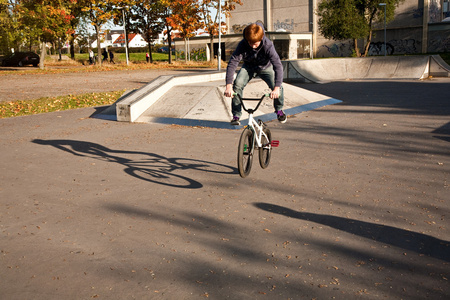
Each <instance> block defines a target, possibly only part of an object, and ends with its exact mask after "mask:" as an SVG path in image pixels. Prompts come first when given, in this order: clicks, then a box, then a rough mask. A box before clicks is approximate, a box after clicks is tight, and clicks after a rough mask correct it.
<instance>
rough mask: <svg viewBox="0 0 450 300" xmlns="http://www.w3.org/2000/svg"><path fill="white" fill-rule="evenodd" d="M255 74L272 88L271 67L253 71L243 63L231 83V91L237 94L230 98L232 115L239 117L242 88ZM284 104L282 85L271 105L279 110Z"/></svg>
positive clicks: (272, 75) (273, 74)
mask: <svg viewBox="0 0 450 300" xmlns="http://www.w3.org/2000/svg"><path fill="white" fill-rule="evenodd" d="M256 76H259V78H261V79H262V80H264V81H265V83H267V85H268V86H269V88H270V89H271V90H273V89H274V88H275V72H274V71H273V67H272V66H270V67H268V68H267V69H265V70H259V71H253V70H251V69H249V68H247V66H246V65H245V64H244V65H243V66H242V68H241V70H240V71H239V73H238V74H237V76H236V79H235V80H234V83H233V91H234V92H235V93H236V94H237V95H236V96H234V97H233V98H232V100H231V112H232V114H233V116H236V117H241V115H242V104H241V99H242V95H243V92H244V88H245V86H246V85H247V83H248V82H249V81H250V80H251V79H252V78H255V77H256ZM283 106H284V92H283V86H281V87H280V97H279V98H277V99H273V107H274V108H275V111H279V110H281V109H283Z"/></svg>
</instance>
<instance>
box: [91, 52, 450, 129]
mask: <svg viewBox="0 0 450 300" xmlns="http://www.w3.org/2000/svg"><path fill="white" fill-rule="evenodd" d="M283 65H284V74H283V77H284V80H285V81H287V82H285V83H284V84H283V88H284V109H283V110H284V112H285V113H286V115H287V116H290V115H295V114H298V113H301V112H303V111H307V110H311V109H315V108H319V107H322V106H326V105H330V104H335V103H339V102H340V100H339V99H335V98H333V97H330V96H326V95H323V94H320V93H314V92H311V91H308V90H306V89H303V88H300V87H297V86H294V85H292V84H290V83H292V82H295V81H296V82H299V81H300V82H315V83H325V82H332V81H342V80H375V79H397V80H407V79H417V80H422V79H425V78H428V77H430V76H433V75H435V76H441V77H448V76H449V74H450V66H448V65H447V64H446V63H445V62H444V61H443V60H442V59H441V58H440V56H436V55H432V56H426V55H425V56H392V57H369V58H337V59H316V60H293V61H283ZM224 90H225V72H209V73H202V74H190V75H179V76H176V75H163V76H159V77H158V78H156V79H155V80H153V81H151V82H150V83H148V84H147V85H145V86H143V87H141V88H140V89H138V90H134V91H131V92H128V93H126V94H124V95H123V96H122V98H121V99H119V100H118V101H117V102H116V103H115V104H114V105H112V106H111V107H109V108H108V109H106V110H104V111H103V112H101V113H99V114H97V115H96V117H97V118H104V119H109V120H118V121H125V122H140V123H149V122H158V123H165V124H178V125H188V126H206V127H215V128H228V129H231V128H235V129H238V128H240V127H239V126H231V125H229V121H230V120H231V118H232V115H231V100H230V99H227V98H226V97H224V96H223V93H224ZM268 91H270V90H269V89H268V88H267V85H266V84H265V83H264V82H263V81H262V80H260V79H259V80H258V79H256V80H255V79H254V80H251V81H250V82H249V84H248V85H247V86H246V88H245V90H244V95H243V96H244V97H245V98H259V97H261V95H263V94H264V93H267V92H268ZM269 100H270V99H269ZM271 102H272V101H265V102H263V105H262V106H261V107H260V109H259V110H258V111H256V112H255V116H256V117H258V118H259V119H261V120H263V121H270V120H274V119H275V118H276V116H275V114H274V109H273V105H272V103H271ZM250 107H251V106H250ZM246 117H247V116H246V114H245V112H244V115H243V117H242V120H241V125H243V126H245V125H246V124H247V121H246Z"/></svg>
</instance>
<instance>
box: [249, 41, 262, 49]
mask: <svg viewBox="0 0 450 300" xmlns="http://www.w3.org/2000/svg"><path fill="white" fill-rule="evenodd" d="M248 44H249V45H250V47H252V48H253V49H256V48H258V47H259V45H261V41H257V42H254V43H251V42H248Z"/></svg>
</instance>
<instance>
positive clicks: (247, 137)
mask: <svg viewBox="0 0 450 300" xmlns="http://www.w3.org/2000/svg"><path fill="white" fill-rule="evenodd" d="M237 159H238V170H239V175H241V177H242V178H245V177H247V175H248V174H250V170H251V169H252V162H253V132H252V131H251V130H250V129H248V128H246V129H244V131H242V134H241V138H240V139H239V146H238V157H237Z"/></svg>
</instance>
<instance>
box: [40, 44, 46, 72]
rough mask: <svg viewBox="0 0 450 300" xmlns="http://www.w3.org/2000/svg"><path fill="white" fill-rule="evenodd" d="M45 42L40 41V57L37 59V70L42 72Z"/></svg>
mask: <svg viewBox="0 0 450 300" xmlns="http://www.w3.org/2000/svg"><path fill="white" fill-rule="evenodd" d="M44 60H45V42H43V41H41V55H40V57H39V69H41V70H44Z"/></svg>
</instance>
